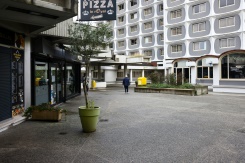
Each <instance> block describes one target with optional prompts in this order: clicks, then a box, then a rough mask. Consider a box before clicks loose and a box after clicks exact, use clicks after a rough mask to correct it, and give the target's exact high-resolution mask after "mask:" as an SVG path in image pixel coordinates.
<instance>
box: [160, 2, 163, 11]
mask: <svg viewBox="0 0 245 163" xmlns="http://www.w3.org/2000/svg"><path fill="white" fill-rule="evenodd" d="M159 11H160V12H162V11H163V4H160V5H159Z"/></svg>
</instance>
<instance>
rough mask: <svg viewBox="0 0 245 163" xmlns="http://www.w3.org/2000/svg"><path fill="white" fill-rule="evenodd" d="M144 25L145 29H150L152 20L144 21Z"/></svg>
mask: <svg viewBox="0 0 245 163" xmlns="http://www.w3.org/2000/svg"><path fill="white" fill-rule="evenodd" d="M144 27H145V29H150V28H152V22H147V23H144Z"/></svg>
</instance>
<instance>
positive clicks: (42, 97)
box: [35, 61, 49, 105]
mask: <svg viewBox="0 0 245 163" xmlns="http://www.w3.org/2000/svg"><path fill="white" fill-rule="evenodd" d="M48 81H49V78H48V63H46V62H38V61H36V62H35V92H36V93H35V95H36V97H35V105H39V104H42V103H49V88H48Z"/></svg>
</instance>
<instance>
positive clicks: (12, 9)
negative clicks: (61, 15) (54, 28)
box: [6, 6, 58, 19]
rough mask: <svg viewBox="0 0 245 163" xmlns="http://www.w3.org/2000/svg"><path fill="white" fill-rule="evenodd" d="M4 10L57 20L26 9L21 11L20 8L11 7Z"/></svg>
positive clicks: (54, 17) (55, 17)
mask: <svg viewBox="0 0 245 163" xmlns="http://www.w3.org/2000/svg"><path fill="white" fill-rule="evenodd" d="M6 10H9V11H15V12H21V13H25V14H30V15H34V16H40V17H45V18H50V19H57V18H58V16H54V15H49V14H44V13H41V12H36V11H31V10H26V9H21V8H16V7H11V6H8V7H7V8H6Z"/></svg>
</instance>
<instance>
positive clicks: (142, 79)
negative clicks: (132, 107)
mask: <svg viewBox="0 0 245 163" xmlns="http://www.w3.org/2000/svg"><path fill="white" fill-rule="evenodd" d="M146 84H147V78H146V77H139V78H138V85H146Z"/></svg>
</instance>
